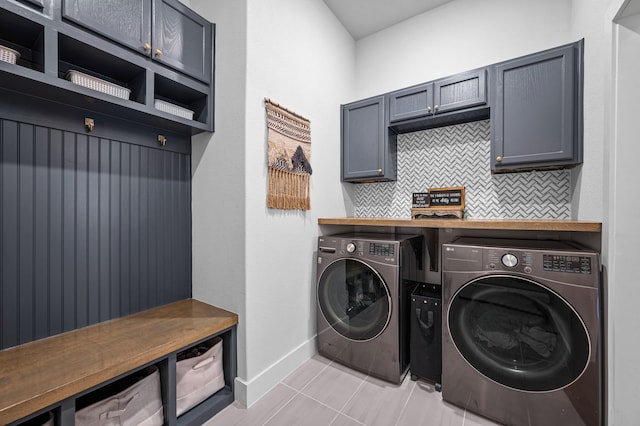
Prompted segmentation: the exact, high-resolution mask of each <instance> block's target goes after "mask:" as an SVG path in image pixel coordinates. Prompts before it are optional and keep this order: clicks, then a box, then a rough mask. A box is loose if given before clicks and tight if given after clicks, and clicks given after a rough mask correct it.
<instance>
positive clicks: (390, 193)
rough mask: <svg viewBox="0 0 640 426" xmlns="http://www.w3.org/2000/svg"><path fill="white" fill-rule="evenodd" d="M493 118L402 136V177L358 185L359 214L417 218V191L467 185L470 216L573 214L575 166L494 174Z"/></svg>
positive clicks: (562, 216) (467, 214) (563, 216)
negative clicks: (413, 204) (414, 212)
mask: <svg viewBox="0 0 640 426" xmlns="http://www.w3.org/2000/svg"><path fill="white" fill-rule="evenodd" d="M490 139H491V138H490V130H489V120H482V121H476V122H472V123H466V124H459V125H455V126H449V127H440V128H436V129H429V130H424V131H420V132H415V133H406V134H402V135H398V180H397V181H395V182H382V183H363V184H356V186H355V216H356V217H396V218H402V217H411V195H412V193H414V192H425V191H426V190H427V189H428V188H434V187H438V188H439V187H449V186H464V187H465V192H466V197H465V204H466V208H465V217H467V218H510V219H511V218H513V219H525V218H526V219H529V218H531V219H570V218H571V173H570V171H569V170H558V171H538V172H526V173H507V174H496V175H492V174H491V171H490V170H491V166H490V164H489V160H490V158H489V157H490V143H491V142H490Z"/></svg>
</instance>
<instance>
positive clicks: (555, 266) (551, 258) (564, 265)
mask: <svg viewBox="0 0 640 426" xmlns="http://www.w3.org/2000/svg"><path fill="white" fill-rule="evenodd" d="M542 267H543V268H544V270H545V271H552V272H571V273H574V274H590V273H591V258H590V257H588V256H564V255H557V254H545V255H543V256H542Z"/></svg>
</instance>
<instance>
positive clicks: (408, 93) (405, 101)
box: [388, 83, 433, 123]
mask: <svg viewBox="0 0 640 426" xmlns="http://www.w3.org/2000/svg"><path fill="white" fill-rule="evenodd" d="M388 96H389V122H391V123H395V122H398V121H403V120H410V119H413V118H418V117H426V116H428V115H431V114H432V113H433V83H425V84H420V85H418V86H413V87H408V88H406V89H402V90H397V91H395V92H392V93H390V94H389V95H388Z"/></svg>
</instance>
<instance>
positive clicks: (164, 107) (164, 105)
mask: <svg viewBox="0 0 640 426" xmlns="http://www.w3.org/2000/svg"><path fill="white" fill-rule="evenodd" d="M153 106H154V107H155V108H156V109H158V110H160V111H164V112H168V113H169V114H173V115H177V116H178V117H182V118H186V119H187V120H193V111H191V110H190V109H186V108H182V107H181V106H178V105H174V104H172V103H169V102H166V101H163V100H161V99H156V100H155V102H154V104H153Z"/></svg>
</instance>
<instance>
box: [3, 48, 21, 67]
mask: <svg viewBox="0 0 640 426" xmlns="http://www.w3.org/2000/svg"><path fill="white" fill-rule="evenodd" d="M18 58H20V53H19V52H16V51H15V50H13V49H9V48H8V47H6V46H3V45H1V44H0V61H2V62H9V63H10V64H15V63H16V61H17V60H18Z"/></svg>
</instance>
